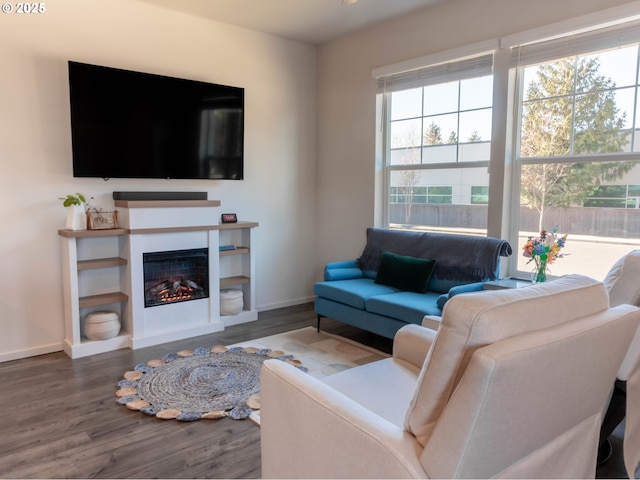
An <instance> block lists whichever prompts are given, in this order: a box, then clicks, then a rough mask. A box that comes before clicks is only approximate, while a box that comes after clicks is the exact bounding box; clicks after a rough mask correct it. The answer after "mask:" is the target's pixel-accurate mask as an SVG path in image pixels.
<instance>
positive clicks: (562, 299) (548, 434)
mask: <svg viewBox="0 0 640 480" xmlns="http://www.w3.org/2000/svg"><path fill="white" fill-rule="evenodd" d="M639 321H640V310H639V309H638V308H637V307H633V306H629V305H622V306H619V307H615V308H611V307H609V304H608V295H607V292H606V290H605V289H604V286H603V284H602V283H599V282H596V281H595V280H592V279H589V278H587V277H583V276H579V275H571V276H567V277H564V278H562V279H559V280H556V281H553V282H549V283H547V284H541V285H536V286H532V287H528V288H524V289H518V290H503V291H487V292H478V293H471V294H468V295H460V296H457V297H454V298H453V299H451V301H450V302H448V303H447V304H446V306H445V309H444V312H443V317H442V322H441V325H440V328H439V330H438V332H437V334H435V335H434V332H433V331H430V330H428V329H425V328H422V327H418V326H411V327H406V328H403V329H402V330H401V331H400V332H398V335H397V336H396V339H395V340H394V352H393V357H391V358H389V359H385V360H382V361H379V362H375V363H371V364H368V365H364V366H360V367H356V368H353V369H351V370H347V371H345V372H341V373H338V374H335V375H332V376H330V377H329V378H328V380H327V381H326V382H321V381H319V380H317V379H314V378H312V377H310V376H309V375H306V374H304V373H303V372H301V371H299V370H297V369H296V368H294V367H291V366H290V365H287V364H285V363H283V362H278V361H271V360H269V361H267V362H265V363H264V365H263V368H262V374H261V386H260V390H261V394H260V397H261V449H262V474H263V477H266V478H275V477H277V478H410V477H411V478H436V477H438V478H455V477H458V478H462V477H476V478H485V477H512V478H515V477H574V478H582V477H593V476H594V475H595V463H596V450H597V447H598V432H599V429H600V424H601V421H602V412H603V410H604V407H605V403H606V401H607V400H608V395H609V391H610V387H611V385H612V384H613V381H614V379H615V376H616V372H617V371H618V368H619V367H620V364H621V362H622V359H623V356H624V352H625V351H626V350H627V347H628V345H629V342H630V339H631V337H632V336H633V333H634V332H635V330H636V328H637V326H638V322H639ZM429 345H430V347H429ZM426 348H428V354H427V355H426V358H425V359H424V362H422V358H423V356H424V352H425V349H426ZM421 363H422V365H421Z"/></svg>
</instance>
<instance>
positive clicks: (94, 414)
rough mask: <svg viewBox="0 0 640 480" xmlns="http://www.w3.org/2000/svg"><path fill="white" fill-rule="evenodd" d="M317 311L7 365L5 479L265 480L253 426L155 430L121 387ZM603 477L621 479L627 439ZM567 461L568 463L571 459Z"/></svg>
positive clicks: (1, 463)
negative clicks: (148, 367) (132, 373)
mask: <svg viewBox="0 0 640 480" xmlns="http://www.w3.org/2000/svg"><path fill="white" fill-rule="evenodd" d="M315 323H316V316H315V314H314V312H313V305H312V304H306V305H299V306H294V307H288V308H283V309H278V310H271V311H269V312H261V313H260V315H259V319H258V320H257V321H255V322H251V323H247V324H243V325H236V326H233V327H229V328H227V329H225V331H224V332H220V333H216V334H211V335H206V336H202V337H197V338H191V339H186V340H180V341H176V342H172V343H167V344H163V345H157V346H154V347H148V348H143V349H138V350H129V349H124V350H118V351H115V352H109V353H104V354H100V355H93V356H90V357H85V358H80V359H76V360H71V359H69V358H68V357H67V356H66V355H65V354H64V353H62V352H57V353H52V354H48V355H41V356H38V357H31V358H27V359H22V360H15V361H12V362H4V363H0V379H1V381H2V389H0V405H1V406H2V412H1V416H0V432H2V435H1V436H0V477H1V478H259V477H260V430H259V429H258V428H257V427H256V426H254V425H253V424H252V423H251V422H249V421H248V420H245V421H234V420H231V419H228V418H224V419H221V420H217V421H199V422H178V421H175V420H158V419H156V418H152V417H147V416H145V415H144V414H142V413H140V412H133V411H130V410H128V409H127V408H126V407H124V406H122V405H119V404H117V403H116V397H115V395H114V394H115V391H116V389H117V387H116V383H117V382H118V381H119V380H120V379H121V378H122V375H123V374H124V372H125V371H127V370H130V369H131V368H132V367H133V366H135V365H136V364H138V363H141V362H144V361H147V360H149V359H152V358H157V357H158V356H161V355H163V354H165V353H168V352H175V351H179V350H182V349H193V348H195V347H198V346H211V345H214V344H217V343H222V344H227V345H229V344H233V343H237V342H241V341H246V340H252V339H255V338H260V337H265V336H268V335H275V334H277V333H281V332H284V331H287V330H293V329H297V328H302V327H305V326H309V325H315ZM322 329H323V330H325V331H327V332H330V333H335V334H338V335H342V336H345V337H349V338H352V339H353V340H356V341H358V342H360V343H363V344H367V345H370V346H372V347H375V348H378V349H379V350H383V351H386V352H390V351H391V341H390V340H389V339H385V338H382V337H379V336H377V335H374V334H371V333H368V332H364V331H362V330H359V329H355V328H351V327H348V326H346V325H344V324H341V323H338V322H335V321H332V320H329V319H323V321H322ZM621 435H622V431H621V430H620V429H618V430H617V431H616V432H615V434H614V439H613V442H614V454H613V456H612V458H611V460H610V461H609V462H608V463H607V464H606V465H605V466H604V467H602V468H601V469H599V470H598V476H599V477H600V478H623V477H624V476H625V475H624V466H623V465H622V460H621V458H622V455H621V447H620V438H621ZM568 461H571V460H570V459H569V460H568Z"/></svg>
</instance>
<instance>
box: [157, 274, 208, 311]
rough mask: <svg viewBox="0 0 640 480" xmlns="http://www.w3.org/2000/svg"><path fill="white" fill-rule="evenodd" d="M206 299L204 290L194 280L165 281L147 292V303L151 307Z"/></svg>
mask: <svg viewBox="0 0 640 480" xmlns="http://www.w3.org/2000/svg"><path fill="white" fill-rule="evenodd" d="M204 297H205V291H204V288H202V287H201V286H200V285H198V284H197V283H196V282H194V281H193V280H183V279H181V280H176V281H171V280H164V281H162V282H160V283H158V284H156V285H153V286H152V287H149V288H147V289H146V290H145V303H146V304H147V305H149V306H151V305H160V304H162V303H170V302H180V301H183V300H194V299H196V298H204Z"/></svg>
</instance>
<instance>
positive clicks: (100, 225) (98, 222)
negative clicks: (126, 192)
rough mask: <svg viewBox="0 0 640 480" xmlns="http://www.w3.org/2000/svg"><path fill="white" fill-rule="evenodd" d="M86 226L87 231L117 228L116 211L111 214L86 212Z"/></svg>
mask: <svg viewBox="0 0 640 480" xmlns="http://www.w3.org/2000/svg"><path fill="white" fill-rule="evenodd" d="M87 217H88V218H87V226H88V227H89V230H107V229H109V228H118V211H117V210H116V211H113V212H88V213H87Z"/></svg>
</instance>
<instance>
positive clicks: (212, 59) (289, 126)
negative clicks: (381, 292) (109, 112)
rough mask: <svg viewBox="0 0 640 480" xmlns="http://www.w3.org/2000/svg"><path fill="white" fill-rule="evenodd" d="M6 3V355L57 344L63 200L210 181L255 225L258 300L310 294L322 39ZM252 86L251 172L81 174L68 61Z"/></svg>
mask: <svg viewBox="0 0 640 480" xmlns="http://www.w3.org/2000/svg"><path fill="white" fill-rule="evenodd" d="M45 5H46V9H47V10H46V12H45V13H43V14H39V15H18V14H15V13H14V14H0V15H1V16H0V61H1V64H2V67H1V68H2V74H0V228H1V229H2V235H0V272H1V274H0V361H2V360H10V359H13V358H20V357H25V356H29V355H35V354H39V353H45V352H48V351H55V350H61V348H62V347H61V345H62V338H63V303H62V286H61V279H62V273H61V268H62V266H61V261H60V239H59V237H58V234H57V231H58V229H60V228H64V225H65V217H66V211H65V209H64V208H63V207H62V204H61V201H59V200H58V197H62V196H64V195H66V194H67V193H74V192H82V193H84V194H86V195H87V196H94V197H95V199H96V200H95V202H94V203H95V204H97V205H98V206H102V207H105V209H107V208H108V207H113V201H112V199H111V193H112V192H113V191H114V190H178V191H181V190H195V191H207V192H208V194H209V198H210V199H216V200H221V201H222V206H223V209H224V210H225V211H229V212H236V213H237V214H238V218H239V219H241V220H252V221H257V222H259V223H260V226H259V227H258V228H257V230H256V237H257V246H256V248H255V250H256V258H257V277H258V283H257V302H256V303H257V307H258V308H259V309H262V310H264V309H271V308H275V307H280V306H286V305H291V304H296V303H300V302H303V301H308V300H309V299H310V295H311V288H312V283H313V279H314V278H313V273H314V272H313V271H312V269H306V268H303V267H304V265H309V263H310V260H309V259H312V258H314V238H315V178H314V175H315V167H316V166H315V163H316V162H315V158H316V153H315V152H316V145H315V130H316V104H315V100H316V96H315V95H316V49H315V48H314V47H311V46H308V45H305V44H302V43H297V42H292V41H288V40H283V39H279V38H276V37H273V36H269V35H264V34H260V33H257V32H252V31H249V30H245V29H240V28H236V27H232V26H228V25H224V24H220V23H214V22H209V21H205V20H201V19H198V18H195V17H191V16H187V15H182V14H178V13H175V12H173V11H169V10H165V9H162V8H158V7H154V6H150V5H147V4H145V3H142V2H136V1H131V0H108V1H104V0H82V1H78V0H53V1H47V2H45ZM68 60H75V61H80V62H86V63H94V64H101V65H107V66H112V67H118V68H125V69H130V70H137V71H143V72H150V73H156V74H162V75H170V76H176V77H182V78H189V79H194V80H201V81H208V82H213V83H221V84H227V85H234V86H239V87H244V88H245V103H246V117H245V180H244V181H242V182H232V181H226V182H224V181H176V180H171V181H163V180H122V179H120V180H118V179H112V180H109V181H108V182H105V181H103V180H101V179H75V178H73V176H72V171H71V134H70V127H69V123H70V122H69V104H68V102H69V99H68V95H69V92H68V84H67V61H68Z"/></svg>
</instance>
